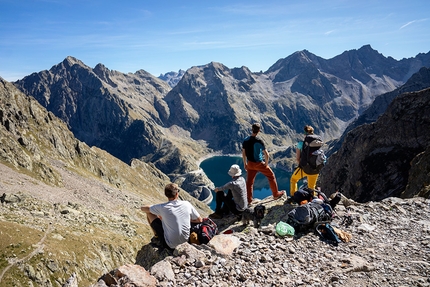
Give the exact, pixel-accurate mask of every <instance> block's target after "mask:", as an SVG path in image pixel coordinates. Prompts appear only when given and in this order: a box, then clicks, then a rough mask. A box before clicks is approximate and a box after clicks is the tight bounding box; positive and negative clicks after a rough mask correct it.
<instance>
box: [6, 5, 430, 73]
mask: <svg viewBox="0 0 430 287" xmlns="http://www.w3.org/2000/svg"><path fill="white" fill-rule="evenodd" d="M367 44H370V45H371V46H372V48H373V49H375V50H378V51H379V53H381V54H383V55H384V56H387V57H388V56H391V57H393V58H395V59H397V60H400V59H402V58H409V57H414V56H416V55H417V54H418V53H427V52H429V51H430V5H429V3H428V0H421V1H418V0H409V1H404V0H402V1H399V0H391V1H378V0H360V1H356V0H354V1H346V0H312V1H307V0H294V1H293V0H279V1H271V0H266V1H261V0H259V1H254V0H246V1H234V0H230V1H224V0H218V1H205V0H199V1H194V0H190V1H174V0H170V1H163V0H157V1H152V0H137V1H131V0H122V1H109V0H34V1H30V0H0V77H2V78H4V79H6V80H8V81H15V80H17V79H21V78H23V77H24V76H27V75H29V74H31V73H33V72H39V71H42V70H49V69H50V68H51V67H52V66H53V65H56V64H58V63H60V62H61V61H63V60H64V58H66V57H67V56H73V57H75V58H77V59H79V60H81V61H83V62H84V63H85V64H86V65H88V66H90V67H94V66H95V65H97V64H98V63H102V64H104V65H105V66H106V67H107V68H109V69H111V70H117V71H120V72H123V73H128V72H132V73H134V72H136V71H137V70H140V69H143V70H145V71H147V72H149V73H151V74H153V75H154V76H159V75H160V73H166V72H170V71H178V70H179V69H183V70H187V69H188V68H190V67H192V66H200V65H205V64H207V63H210V62H212V61H215V62H220V63H223V64H224V65H226V66H227V67H229V68H234V67H241V66H246V67H248V68H249V69H250V70H251V71H253V72H259V71H266V70H267V69H268V68H269V67H270V66H271V65H273V64H274V63H275V62H276V61H277V60H279V59H281V58H285V57H287V56H289V55H291V54H292V53H294V52H296V51H300V50H304V49H306V50H309V51H310V52H311V53H313V54H315V55H317V56H320V57H322V58H325V59H329V58H332V57H334V56H336V55H339V54H341V53H342V52H344V51H346V50H352V49H359V48H360V47H362V46H363V45H367Z"/></svg>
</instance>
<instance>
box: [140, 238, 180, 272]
mask: <svg viewBox="0 0 430 287" xmlns="http://www.w3.org/2000/svg"><path fill="white" fill-rule="evenodd" d="M172 255H173V251H172V250H170V249H167V248H165V247H163V246H162V244H161V242H160V241H159V240H158V239H157V238H152V239H151V242H150V243H148V244H146V245H144V246H142V249H140V250H139V251H138V252H137V256H136V263H135V264H137V265H140V266H142V267H143V268H145V269H146V270H150V269H151V267H152V266H154V265H155V264H157V263H158V262H160V261H162V260H164V259H165V258H166V257H168V256H172Z"/></svg>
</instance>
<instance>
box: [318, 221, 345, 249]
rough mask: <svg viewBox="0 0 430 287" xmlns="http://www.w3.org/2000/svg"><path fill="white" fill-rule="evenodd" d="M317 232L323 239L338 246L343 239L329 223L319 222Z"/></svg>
mask: <svg viewBox="0 0 430 287" xmlns="http://www.w3.org/2000/svg"><path fill="white" fill-rule="evenodd" d="M315 232H316V233H317V234H318V235H319V236H320V238H321V240H323V241H325V242H327V243H329V244H333V245H335V246H337V245H338V244H339V243H340V242H341V240H340V239H339V236H337V234H336V232H335V231H334V229H333V227H332V226H331V225H330V224H329V223H322V224H318V225H317V226H316V228H315Z"/></svg>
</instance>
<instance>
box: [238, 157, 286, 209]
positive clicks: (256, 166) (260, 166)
mask: <svg viewBox="0 0 430 287" xmlns="http://www.w3.org/2000/svg"><path fill="white" fill-rule="evenodd" d="M246 172H247V177H246V192H247V197H248V203H250V202H251V201H252V198H253V193H254V181H255V177H256V176H257V173H258V172H261V173H262V174H263V175H264V176H266V177H267V179H268V180H269V186H270V190H271V191H272V194H273V196H276V195H277V194H278V183H277V182H276V178H275V174H274V173H273V171H272V169H271V168H270V167H269V166H266V165H265V164H264V163H263V162H252V161H248V164H247V170H246Z"/></svg>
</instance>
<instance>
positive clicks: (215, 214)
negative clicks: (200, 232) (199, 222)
mask: <svg viewBox="0 0 430 287" xmlns="http://www.w3.org/2000/svg"><path fill="white" fill-rule="evenodd" d="M209 218H211V219H221V218H222V215H221V214H218V213H216V212H214V213H212V214H210V215H209Z"/></svg>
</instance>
